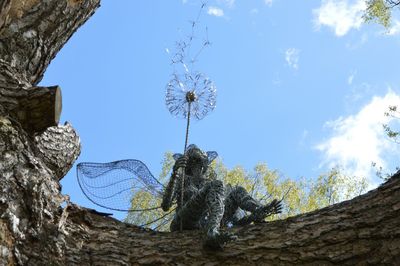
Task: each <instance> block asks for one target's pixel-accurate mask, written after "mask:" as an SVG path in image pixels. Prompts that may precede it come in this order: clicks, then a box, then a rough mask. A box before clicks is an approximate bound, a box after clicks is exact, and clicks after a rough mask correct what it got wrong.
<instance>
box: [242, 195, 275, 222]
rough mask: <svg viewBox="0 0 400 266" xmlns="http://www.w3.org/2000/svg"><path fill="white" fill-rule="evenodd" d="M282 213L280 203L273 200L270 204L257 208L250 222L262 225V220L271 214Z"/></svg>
mask: <svg viewBox="0 0 400 266" xmlns="http://www.w3.org/2000/svg"><path fill="white" fill-rule="evenodd" d="M281 212H282V201H280V200H277V199H274V200H273V201H272V202H270V203H269V204H267V205H265V206H261V207H259V208H257V209H256V210H255V211H254V212H253V213H252V214H251V215H250V220H251V221H253V222H254V223H262V222H264V219H265V218H267V217H268V216H270V215H272V214H278V213H281Z"/></svg>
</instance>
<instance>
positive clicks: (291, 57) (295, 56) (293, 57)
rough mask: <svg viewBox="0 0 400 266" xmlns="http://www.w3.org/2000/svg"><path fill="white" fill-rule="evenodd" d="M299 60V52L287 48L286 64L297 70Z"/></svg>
mask: <svg viewBox="0 0 400 266" xmlns="http://www.w3.org/2000/svg"><path fill="white" fill-rule="evenodd" d="M299 58H300V50H299V49H296V48H289V49H287V50H286V52H285V60H286V63H287V64H288V65H289V66H290V67H292V68H294V69H298V68H299Z"/></svg>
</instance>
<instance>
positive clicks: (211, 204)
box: [171, 180, 224, 232]
mask: <svg viewBox="0 0 400 266" xmlns="http://www.w3.org/2000/svg"><path fill="white" fill-rule="evenodd" d="M223 203H224V186H223V183H222V182H221V181H219V180H214V181H211V182H207V183H206V184H205V185H204V186H203V187H202V188H201V189H200V190H199V191H198V192H197V193H196V194H194V195H193V196H192V197H191V198H190V199H189V200H188V201H187V202H186V203H185V204H184V205H183V207H182V209H181V210H179V211H178V212H177V213H176V215H175V218H174V220H173V221H172V223H171V231H176V230H179V225H180V220H181V218H182V221H183V224H182V225H183V229H186V230H192V229H198V228H199V221H200V219H202V218H203V217H204V216H205V215H206V214H208V216H207V222H206V225H205V227H206V228H205V229H206V230H207V232H213V231H216V232H218V229H219V225H220V222H221V219H222V215H223V213H224V204H223Z"/></svg>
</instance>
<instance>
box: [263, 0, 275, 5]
mask: <svg viewBox="0 0 400 266" xmlns="http://www.w3.org/2000/svg"><path fill="white" fill-rule="evenodd" d="M272 2H273V0H264V3H265V4H266V5H267V6H272Z"/></svg>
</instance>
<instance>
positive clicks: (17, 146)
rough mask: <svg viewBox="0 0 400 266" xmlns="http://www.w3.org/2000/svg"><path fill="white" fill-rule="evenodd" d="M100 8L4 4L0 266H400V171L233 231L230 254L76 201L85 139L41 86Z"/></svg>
mask: <svg viewBox="0 0 400 266" xmlns="http://www.w3.org/2000/svg"><path fill="white" fill-rule="evenodd" d="M98 6H99V0H85V1H82V0H42V1H39V0H0V265H154V264H181V265H187V264H194V265H203V264H204V265H216V264H225V265H227V264H228V265H250V264H258V265H266V264H282V265H284V264H310V265H331V264H339V265H343V264H344V265H346V264H348V265H351V264H361V265H366V264H371V265H376V264H389V265H396V264H397V265H399V264H400V177H399V175H400V174H399V175H395V176H394V177H392V179H391V180H390V181H388V182H387V183H386V184H384V185H382V186H381V187H380V188H378V189H376V190H374V191H371V192H369V193H367V194H366V195H363V196H360V197H357V198H355V199H353V200H351V201H348V202H343V203H340V204H336V205H334V206H330V207H327V208H324V209H322V210H319V211H315V212H312V213H308V214H304V215H300V216H297V217H293V218H289V219H287V220H283V221H276V222H272V223H266V224H259V225H250V226H247V227H243V228H238V229H233V230H234V231H235V232H236V233H237V235H238V236H239V240H238V241H236V242H233V243H230V244H229V245H228V246H227V247H226V249H225V251H223V252H208V251H204V250H203V249H202V248H201V241H202V240H201V233H200V232H195V231H192V232H182V233H179V232H174V233H159V232H152V231H148V230H142V229H140V228H138V227H135V226H132V225H128V224H124V223H121V222H119V221H117V220H114V219H112V218H107V217H103V216H101V215H99V214H96V213H95V212H93V211H90V210H87V209H84V208H80V207H78V206H76V205H73V204H70V203H69V201H68V197H67V196H63V195H61V193H60V185H59V179H61V178H62V177H63V176H64V175H65V173H66V172H67V171H68V170H69V169H70V167H71V165H72V164H73V162H74V160H75V159H76V157H77V156H78V155H79V152H80V142H79V137H78V136H77V134H76V132H75V131H74V129H73V128H72V126H71V125H70V124H68V123H67V124H65V125H63V126H58V125H56V123H57V122H58V119H57V111H55V110H57V108H58V107H57V101H60V97H59V98H57V93H56V91H55V90H54V89H53V91H52V89H51V88H38V87H37V86H36V85H37V83H38V82H39V80H40V79H41V77H42V75H43V73H44V71H45V69H46V67H47V65H48V64H49V62H50V60H51V59H52V58H53V57H54V56H55V55H56V53H57V51H58V50H59V49H60V48H61V47H62V46H63V45H64V43H65V42H66V41H67V40H68V38H69V37H70V36H71V34H72V33H73V32H74V31H75V30H76V29H77V28H78V27H79V26H80V25H81V24H82V23H84V22H85V21H86V20H87V19H88V18H89V17H90V15H92V14H93V12H94V11H95V9H96V8H97V7H98ZM37 97H43V98H41V99H45V100H43V101H42V103H41V104H39V103H38V102H37V101H36V102H35V99H37ZM57 99H58V100H57ZM22 103H23V104H22ZM27 110H33V112H37V113H40V114H42V116H39V115H38V116H35V119H32V118H31V119H27V118H26V117H27V116H26V115H23V114H24V113H25V114H26V112H27ZM40 118H42V119H40ZM63 202H67V206H68V207H67V208H64V209H62V208H61V207H60V206H61V204H62V203H63Z"/></svg>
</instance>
